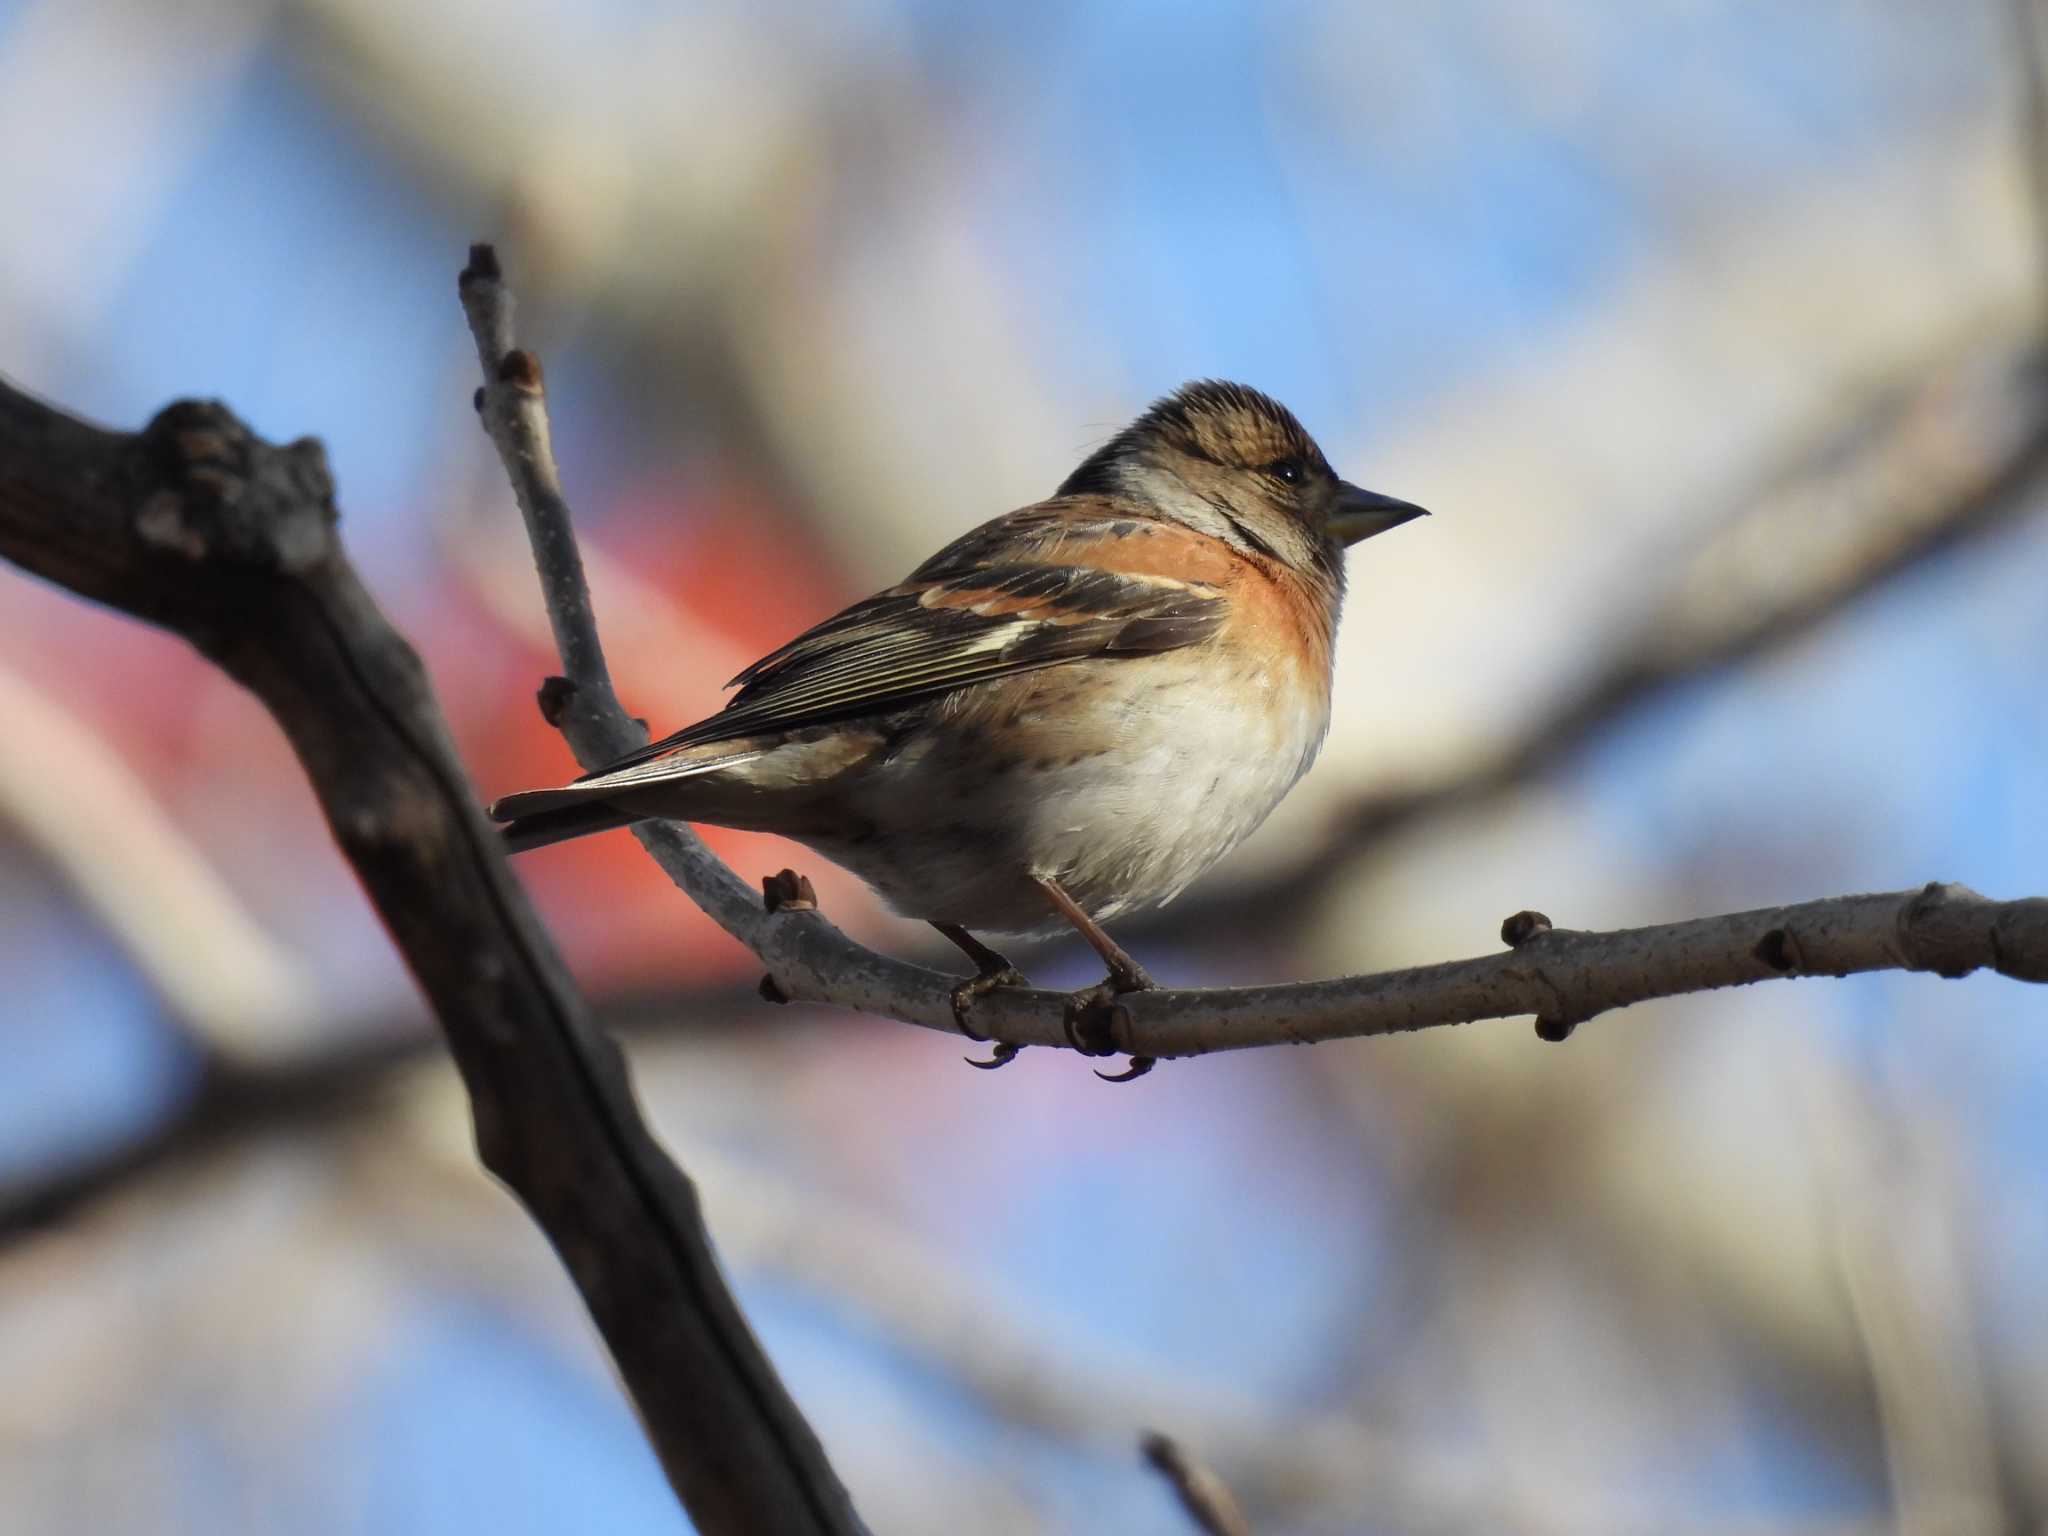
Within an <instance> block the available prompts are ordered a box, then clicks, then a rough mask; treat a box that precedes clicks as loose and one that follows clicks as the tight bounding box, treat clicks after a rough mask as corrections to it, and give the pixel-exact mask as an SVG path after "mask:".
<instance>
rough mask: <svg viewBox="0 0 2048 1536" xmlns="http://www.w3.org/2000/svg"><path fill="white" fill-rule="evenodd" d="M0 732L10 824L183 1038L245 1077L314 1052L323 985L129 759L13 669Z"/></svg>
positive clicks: (2, 672) (5, 676)
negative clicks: (118, 950)
mask: <svg viewBox="0 0 2048 1536" xmlns="http://www.w3.org/2000/svg"><path fill="white" fill-rule="evenodd" d="M0 720H5V721H6V722H7V727H8V728H7V729H6V730H5V731H0V821H10V822H12V823H13V824H14V825H15V826H16V827H18V828H19V829H20V830H21V833H22V835H23V837H24V839H25V840H26V841H27V842H28V843H29V844H30V846H32V847H34V848H35V849H36V850H38V851H39V852H40V853H41V854H42V855H43V856H44V857H45V858H46V859H48V860H49V862H50V864H51V865H52V867H54V868H55V870H56V871H57V873H58V874H59V875H60V876H62V878H63V879H64V880H65V881H66V882H67V883H68V884H69V885H70V886H71V888H72V890H73V891H74V892H76V894H77V896H78V899H79V900H80V901H82V902H83V903H84V904H85V905H86V907H87V908H89V909H90V910H91V911H92V912H93V914H94V915H95V916H97V917H98V918H99V919H100V921H101V922H103V923H104V924H105V925H106V927H107V929H108V931H109V932H111V933H112V934H113V936H114V937H115V939H116V940H118V941H119V943H120V944H121V946H122V948H124V949H125V950H126V951H127V952H128V954H129V956H130V957H131V958H132V959H133V961H134V962H135V967H136V969H137V970H138V971H139V972H141V974H142V976H143V977H144V978H145V979H146V980H147V981H148V982H149V984H150V985H151V986H152V987H153V988H154V989H155V990H156V992H157V995H158V996H159V997H161V998H162V999H163V1002H164V1004H165V1006H166V1007H167V1008H168V1009H169V1010H170V1012H171V1013H172V1014H173V1015H174V1016H175V1017H176V1019H177V1021H178V1024H179V1026H180V1027H181V1028H183V1029H185V1030H186V1031H188V1032H189V1033H191V1034H193V1035H194V1036H197V1037H198V1039H199V1043H200V1044H201V1045H202V1046H203V1047H204V1048H205V1049H206V1050H207V1051H209V1052H211V1053H214V1054H217V1055H219V1056H220V1057H222V1058H223V1059H224V1060H229V1061H234V1062H238V1063H242V1064H244V1065H253V1064H254V1063H257V1062H262V1061H271V1060H277V1059H281V1058H283V1057H285V1056H287V1055H288V1054H289V1053H292V1052H296V1051H299V1050H302V1049H304V1048H305V1046H306V1045H307V1044H308V1042H310V1041H311V1040H312V1039H313V1038H314V1037H315V1035H316V1034H317V1032H318V1024H319V1021H320V1012H321V1010H320V1001H319V998H318V995H317V990H316V988H315V987H314V985H313V981H312V978H311V977H310V976H309V975H307V973H306V970H305V967H304V966H302V965H301V964H300V963H299V961H298V958H297V957H296V956H295V955H293V954H292V953H291V951H290V950H288V949H287V948H286V947H285V946H284V945H282V944H280V943H278V942H277V941H276V940H275V939H273V938H272V937H271V936H270V935H269V934H268V933H267V932H265V931H264V928H263V925H262V924H261V923H259V922H258V921H257V920H256V917H255V915H254V914H253V913H251V912H250V911H249V910H248V909H247V908H246V907H245V906H244V905H243V904H242V902H241V901H240V900H239V899H238V898H237V897H236V895H235V893H234V892H233V891H232V890H231V889H229V887H228V885H227V882H226V881H225V880H223V879H222V878H221V876H220V874H219V872H218V871H217V870H215V868H214V867H213V865H212V864H211V863H209V862H208V860H207V858H206V856H205V854H204V853H202V852H201V851H200V850H199V849H198V848H196V847H194V846H193V844H192V842H191V840H190V839H189V838H187V837H186V836H185V835H184V834H183V833H182V832H181V831H180V830H179V829H178V827H177V826H176V825H175V824H174V823H173V822H172V821H171V819H170V818H169V817H168V816H166V815H165V814H164V812H163V808H162V807H161V806H160V805H159V804H158V802H157V799H156V797H155V795H154V794H152V793H151V791H150V789H149V787H148V786H147V785H146V784H144V783H143V782H142V780H141V779H140V778H139V777H138V776H137V775H136V774H135V773H134V772H133V771H132V770H131V769H130V768H129V767H128V765H127V763H125V762H124V761H123V760H122V759H121V756H120V754H119V753H118V752H116V751H114V750H113V748H112V747H111V746H109V744H108V743H107V742H106V741H105V740H104V739H102V738H101V737H100V736H99V735H98V734H97V733H96V732H94V731H92V730H90V729H89V728H87V726H86V725H85V724H84V723H83V722H81V721H80V720H79V719H78V718H77V717H76V716H74V715H73V714H72V713H71V712H70V711H69V710H67V709H65V708H64V707H63V705H61V704H60V703H59V702H58V701H57V700H55V699H53V698H51V697H50V696H49V695H48V694H47V693H45V692H44V691H43V690H42V689H41V688H39V687H37V686H36V685H35V683H34V682H33V681H31V680H30V679H29V678H28V677H26V676H24V675H22V674H21V673H20V672H19V671H17V670H15V669H13V668H10V667H7V666H4V665H0ZM53 765H61V766H60V767H59V769H58V771H52V768H53ZM110 848H118V849H119V850H120V852H121V856H120V858H119V859H118V860H113V859H109V858H108V857H107V850H108V849H110Z"/></svg>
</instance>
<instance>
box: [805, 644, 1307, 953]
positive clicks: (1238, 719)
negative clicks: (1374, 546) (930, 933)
mask: <svg viewBox="0 0 2048 1536" xmlns="http://www.w3.org/2000/svg"><path fill="white" fill-rule="evenodd" d="M1109 665H1111V666H1114V667H1117V668H1118V669H1119V672H1120V674H1121V675H1120V676H1119V678H1118V681H1119V682H1123V681H1125V680H1126V679H1129V678H1130V677H1131V674H1130V673H1128V672H1122V669H1125V668H1142V669H1144V675H1145V679H1146V682H1147V683H1148V684H1149V686H1148V687H1146V688H1145V689H1144V690H1142V691H1140V692H1136V693H1133V692H1131V691H1129V690H1128V689H1120V690H1119V696H1118V698H1117V701H1116V702H1117V709H1118V714H1119V716H1120V718H1119V719H1118V720H1117V723H1116V726H1115V728H1114V729H1113V730H1109V731H1106V732H1105V731H1100V730H1098V731H1097V732H1096V733H1095V734H1093V735H1092V736H1090V737H1089V738H1088V739H1087V740H1086V742H1085V743H1083V742H1080V741H1077V740H1076V739H1075V737H1076V735H1077V733H1076V732H1075V731H1074V730H1073V729H1072V727H1071V726H1070V725H1064V724H1061V723H1060V721H1061V718H1062V717H1060V716H1059V715H1058V714H1057V708H1058V706H1057V705H1049V707H1048V720H1049V721H1051V722H1052V723H1051V724H1050V725H1049V726H1048V728H1047V729H1046V730H1044V731H1043V732H1040V733H1039V734H1038V736H1037V738H1036V740H1037V745H1038V747H1039V748H1040V749H1042V750H1039V751H1038V752H1037V754H1036V755H1032V754H1031V753H1023V752H1020V753H1014V754H1011V755H1010V758H1009V759H1008V760H1007V761H1006V762H1005V763H1004V764H1003V765H1002V766H1001V767H1000V769H999V770H997V771H989V770H978V771H977V770H973V769H971V768H970V766H969V762H968V761H967V760H966V759H965V758H964V757H963V753H964V752H966V751H979V752H980V753H981V756H982V757H983V758H986V756H987V752H986V749H985V748H980V749H976V748H972V747H970V748H965V749H963V748H962V747H960V746H959V744H958V743H956V742H953V741H950V740H948V739H947V738H946V737H945V736H944V735H943V734H935V736H934V738H933V739H932V740H931V741H930V742H928V743H917V744H912V745H910V746H908V747H907V748H906V749H905V750H904V751H903V752H902V753H900V754H899V755H898V756H897V757H896V758H895V759H893V760H892V762H891V764H890V771H889V772H888V773H887V774H886V775H882V774H877V775H876V776H875V782H874V784H873V785H872V786H871V787H870V788H869V789H868V790H867V791H866V792H864V793H862V794H861V796H860V799H861V800H862V802H863V808H864V809H865V810H866V812H867V819H868V820H869V821H870V823H871V824H872V826H873V828H874V831H873V833H872V834H871V835H869V836H867V837H864V838H862V839H860V840H859V841H857V842H849V841H844V840H841V839H838V838H815V839H812V840H811V841H812V845H813V846H814V847H816V848H817V849H818V851H819V852H820V853H823V854H824V855H825V856H826V857H828V858H830V859H832V860H833V861H834V862H835V863H840V864H844V865H846V866H847V867H848V868H850V869H852V870H853V871H854V872H855V873H856V874H858V875H860V876H861V877H862V878H863V879H865V880H866V881H867V882H868V883H869V884H870V885H873V886H874V887H875V888H876V889H877V890H878V891H880V892H881V893H882V895H883V896H884V897H885V898H886V899H887V900H888V901H889V903H890V905H892V906H893V907H895V908H896V910H898V911H899V912H902V913H903V914H904V915H906V916H910V917H918V918H925V919H929V920H934V921H941V922H954V923H959V924H961V925H962V926H964V927H967V928H974V929H986V930H989V931H991V932H999V933H1021V932H1031V931H1034V930H1050V929H1052V928H1056V927H1058V926H1060V924H1059V923H1058V920H1057V919H1056V918H1055V917H1053V915H1052V914H1051V913H1050V912H1049V911H1048V909H1047V906H1046V901H1045V898H1044V895H1043V893H1042V892H1040V891H1039V890H1038V889H1037V887H1035V886H1034V885H1032V883H1031V880H1030V878H1029V877H1030V876H1031V875H1042V876H1051V877H1052V878H1053V879H1056V880H1057V881H1059V883H1060V884H1061V885H1062V886H1063V887H1065V889H1066V890H1067V892H1068V894H1069V895H1071V896H1072V897H1073V898H1074V899H1075V900H1076V901H1077V902H1079V903H1080V905H1081V906H1082V907H1083V908H1084V909H1085V910H1087V911H1088V912H1090V913H1091V914H1093V915H1094V916H1096V917H1100V918H1110V917H1114V916H1116V915H1117V914H1118V913H1122V912H1128V911H1131V910H1134V909H1142V908H1145V907H1151V906H1157V905H1159V904H1160V903H1162V902H1166V901H1170V900H1171V899H1172V898H1173V897H1175V896H1177V895H1179V894H1180V892H1181V891H1182V890H1184V889H1185V888H1186V887H1187V886H1188V885H1189V883H1190V882H1192V881H1193V880H1195V879H1196V878H1197V877H1198V876H1199V875H1201V874H1202V873H1203V872H1204V871H1205V870H1207V869H1208V868H1209V867H1210V866H1211V865H1212V864H1214V863H1215V862H1216V861H1217V860H1218V859H1220V858H1222V857H1223V856H1224V855H1225V854H1226V853H1228V852H1230V850H1231V849H1233V848H1235V847H1236V846H1237V845H1238V844H1239V843H1240V842H1242V841H1243V840H1244V839H1245V838H1246V837H1247V836H1249V835H1250V834H1251V832H1252V831H1253V830H1254V829H1255V828H1257V827H1258V825H1259V824H1260V823H1261V822H1263V821H1264V820H1265V819H1266V817H1267V815H1268V814H1270V813H1271V811H1272V810H1273V808H1274V807H1275V806H1276V805H1278V804H1279V803H1280V801H1281V799H1282V798H1283V797H1284V796H1285V795H1286V794H1287V791H1288V790H1290V789H1291V788H1293V787H1294V784H1295V782H1296V781H1297V780H1298V779H1300V777H1301V776H1302V774H1303V773H1304V772H1306V771H1307V769H1308V766H1309V764H1310V763H1311V762H1313V761H1314V759H1315V755H1316V752H1317V750H1318V749H1319V748H1320V746H1321V745H1322V739H1323V733H1324V731H1325V729H1326V728H1327V726H1328V724H1329V704H1328V699H1327V696H1325V695H1324V694H1323V693H1322V691H1321V690H1320V689H1301V688H1298V687H1292V686H1290V687H1282V688H1275V687H1273V686H1272V682H1271V680H1270V679H1267V678H1263V677H1261V678H1257V679H1250V678H1247V679H1246V681H1250V682H1254V683H1256V684H1259V685H1263V686H1254V687H1252V688H1231V689H1218V688H1216V687H1213V686H1208V685H1207V684H1208V683H1209V681H1210V680H1208V679H1204V678H1203V677H1202V676H1201V675H1200V674H1199V673H1198V672H1197V671H1196V670H1195V669H1194V668H1193V667H1191V666H1190V665H1188V662H1187V661H1186V660H1184V659H1183V658H1181V657H1179V656H1175V657H1161V658H1158V660H1157V661H1141V662H1119V663H1111V664H1109ZM1283 701H1284V702H1283ZM1067 718H1071V717H1067ZM1098 718H1100V716H1099V714H1098ZM1030 724H1031V721H1030V719H1029V718H1027V720H1026V722H1025V725H1026V727H1027V729H1026V730H1025V731H1024V732H1023V737H1024V739H1026V740H1031V739H1032V733H1031V731H1030V729H1029V726H1030ZM1004 739H1005V740H1008V739H1009V737H1007V736H1006V737H1005V738H1004Z"/></svg>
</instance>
